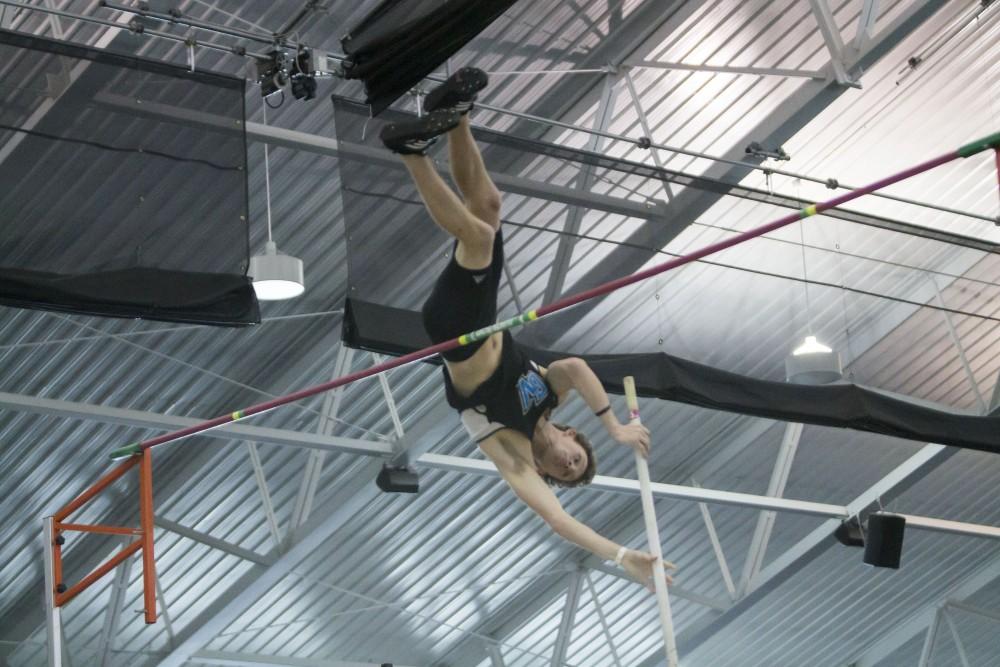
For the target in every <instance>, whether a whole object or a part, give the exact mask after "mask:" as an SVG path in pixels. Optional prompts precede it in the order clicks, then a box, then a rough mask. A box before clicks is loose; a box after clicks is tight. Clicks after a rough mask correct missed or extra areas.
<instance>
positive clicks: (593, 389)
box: [545, 357, 649, 456]
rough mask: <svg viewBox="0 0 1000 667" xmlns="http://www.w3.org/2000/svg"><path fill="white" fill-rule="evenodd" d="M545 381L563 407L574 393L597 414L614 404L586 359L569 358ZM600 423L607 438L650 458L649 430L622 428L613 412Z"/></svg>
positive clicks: (549, 371) (552, 368) (550, 369)
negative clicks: (567, 398) (564, 400)
mask: <svg viewBox="0 0 1000 667" xmlns="http://www.w3.org/2000/svg"><path fill="white" fill-rule="evenodd" d="M545 379H546V380H548V382H549V384H550V385H552V389H554V390H555V392H556V394H557V395H558V396H559V403H560V404H562V402H563V399H564V398H565V397H566V395H567V394H569V392H570V391H571V390H574V389H575V390H576V391H577V393H578V394H580V398H582V399H583V400H584V402H585V403H586V404H587V406H588V407H590V409H591V410H593V411H594V412H595V413H597V412H600V411H602V410H604V408H606V407H608V406H609V405H610V404H611V402H610V400H609V399H608V393H607V392H606V391H604V386H603V385H602V384H601V381H600V380H599V379H598V378H597V375H596V374H595V373H594V371H593V369H591V368H590V366H588V365H587V362H585V361H584V360H583V359H579V358H576V357H568V358H566V359H560V360H559V361H556V362H553V363H552V364H551V365H550V366H549V367H548V369H547V370H546V372H545ZM600 419H601V423H603V424H604V428H606V429H607V431H608V435H610V436H611V437H612V438H613V439H614V440H616V441H617V442H620V443H622V444H623V445H628V446H629V447H632V448H633V449H634V450H636V451H637V452H639V453H640V454H642V455H643V456H647V455H648V454H649V430H648V429H646V428H645V427H644V426H642V425H639V424H636V425H631V424H629V425H623V424H622V423H621V422H619V421H618V417H617V416H615V412H614V410H607V411H606V412H603V413H602V414H601V416H600Z"/></svg>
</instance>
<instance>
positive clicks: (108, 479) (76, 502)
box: [52, 460, 138, 524]
mask: <svg viewBox="0 0 1000 667" xmlns="http://www.w3.org/2000/svg"><path fill="white" fill-rule="evenodd" d="M136 463H138V461H136V460H130V461H126V462H124V463H122V464H121V465H120V466H118V467H117V468H115V469H113V470H112V471H111V472H109V473H107V474H106V475H104V477H102V478H100V479H99V480H97V482H95V483H94V485H93V486H91V487H90V488H89V489H87V490H86V491H84V492H83V493H81V494H80V495H79V496H77V497H76V498H75V499H73V500H72V501H71V502H70V503H69V504H68V505H66V506H65V507H63V508H62V509H61V510H59V511H58V512H56V513H55V514H54V515H52V519H53V520H54V521H55V522H56V523H57V524H58V523H60V522H61V521H62V520H63V519H65V518H66V517H68V516H69V515H70V514H72V513H73V512H75V511H76V510H78V509H79V508H80V507H81V506H82V505H84V504H86V502H87V501H88V500H90V499H91V498H93V497H94V496H96V495H97V494H98V493H100V492H101V491H103V490H104V489H105V488H106V487H107V486H108V485H109V484H111V483H112V482H114V481H115V480H116V479H118V478H119V477H121V476H122V475H124V474H125V473H126V472H128V471H129V470H130V469H131V468H132V466H134V465H135V464H136Z"/></svg>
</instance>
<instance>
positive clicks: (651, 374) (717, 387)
mask: <svg viewBox="0 0 1000 667" xmlns="http://www.w3.org/2000/svg"><path fill="white" fill-rule="evenodd" d="M342 337H343V340H344V342H345V343H346V344H347V345H350V346H351V347H356V348H360V349H363V350H371V351H373V352H380V353H383V354H393V355H402V354H407V353H410V352H413V351H416V350H420V349H423V348H425V347H428V346H430V345H431V341H430V339H429V338H428V337H427V334H426V333H425V332H424V329H423V321H422V318H421V315H420V313H419V312H416V311H411V310H405V309H402V308H392V307H389V306H382V305H378V304H373V303H369V302H364V301H357V300H353V299H348V303H347V309H346V314H345V317H344V324H343V332H342ZM527 349H528V354H529V355H530V357H531V358H532V359H534V360H535V361H537V362H538V363H540V364H542V365H543V366H545V365H548V364H550V363H552V362H553V361H556V360H557V359H561V358H564V357H567V356H579V357H581V358H582V359H584V360H586V361H587V363H588V364H589V365H590V367H591V368H592V369H593V370H594V372H595V373H596V374H597V377H598V378H600V380H601V383H602V384H603V385H604V387H605V389H607V390H608V391H609V392H612V393H616V394H622V393H624V391H623V388H622V378H624V377H626V376H628V375H631V376H633V377H634V378H635V385H636V391H637V393H638V394H639V395H640V396H647V397H653V398H660V399H663V400H666V401H676V402H678V403H686V404H688V405H695V406H698V407H702V408H709V409H712V410H724V411H726V412H736V413H740V414H745V415H753V416H755V417H765V418H768V419H778V420H782V421H787V422H797V423H802V424H815V425H818V426H832V427H839V428H849V429H854V430H857V431H867V432H869V433H879V434H882V435H888V436H893V437H896V438H906V439H908V440H916V441H918V442H933V443H937V444H943V445H951V446H953V447H964V448H966V449H975V450H979V451H983V452H992V453H997V454H1000V415H993V416H987V417H977V416H972V415H968V414H964V413H959V412H954V411H951V410H947V409H945V408H934V407H928V406H927V405H924V404H917V403H914V402H912V401H908V400H906V398H905V397H900V396H896V395H892V394H888V393H886V392H883V391H880V390H877V389H872V388H869V387H863V386H861V385H856V384H850V383H846V382H844V383H837V384H830V385H823V386H813V385H799V384H788V383H785V382H772V381H768V380H758V379H756V378H752V377H746V376H743V375H737V374H736V373H730V372H728V371H723V370H719V369H717V368H712V367H710V366H705V365H703V364H698V363H695V362H693V361H687V360H685V359H680V358H678V357H673V356H671V355H669V354H664V353H662V352H657V353H652V354H615V355H569V354H568V353H566V352H559V351H553V350H540V349H532V348H530V347H527ZM434 361H437V357H435V358H434Z"/></svg>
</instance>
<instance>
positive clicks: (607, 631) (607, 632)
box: [583, 572, 622, 667]
mask: <svg viewBox="0 0 1000 667" xmlns="http://www.w3.org/2000/svg"><path fill="white" fill-rule="evenodd" d="M583 581H584V583H586V584H587V590H588V591H590V597H591V598H592V599H593V600H594V609H595V610H597V617H598V618H599V619H601V629H602V630H603V631H604V638H605V639H607V640H608V649H609V650H610V651H611V659H612V660H614V661H615V667H622V663H621V660H619V659H618V650H617V649H615V640H614V637H612V636H611V628H610V627H608V619H607V618H605V617H604V608H603V607H602V606H601V599H600V598H599V597H597V589H596V588H594V582H593V581H591V579H590V573H588V572H584V573H583Z"/></svg>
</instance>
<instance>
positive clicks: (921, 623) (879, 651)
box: [844, 557, 1000, 667]
mask: <svg viewBox="0 0 1000 667" xmlns="http://www.w3.org/2000/svg"><path fill="white" fill-rule="evenodd" d="M997 579H1000V557H998V558H995V559H993V560H992V561H990V562H988V563H986V564H985V565H984V566H983V567H981V568H979V569H978V570H977V571H976V572H974V573H973V574H972V575H971V576H969V577H968V578H967V579H965V580H964V581H962V582H959V583H958V584H956V585H955V587H954V588H952V589H951V590H949V591H948V592H947V593H946V594H944V595H942V596H941V598H940V599H939V600H938V601H936V602H934V603H931V604H928V605H927V606H926V607H924V608H923V609H922V610H920V611H919V612H917V613H916V614H913V615H912V616H910V617H909V618H908V619H905V620H903V621H902V622H900V623H897V624H896V626H895V627H894V628H892V630H890V631H889V632H888V633H886V634H885V635H883V636H882V638H880V639H879V640H878V641H877V642H875V643H874V644H871V645H869V646H866V647H863V648H859V649H858V652H856V653H855V654H854V655H851V656H849V659H845V660H844V664H849V665H854V667H875V665H878V664H879V663H881V662H882V661H883V660H885V659H886V658H888V657H890V656H891V655H892V654H893V653H894V652H895V651H896V649H898V648H899V647H900V646H902V645H903V644H905V643H907V642H908V641H910V640H911V639H913V638H914V637H916V636H917V635H919V634H920V633H921V632H924V631H925V630H926V629H927V628H928V627H929V626H930V625H931V624H932V623H933V622H934V619H935V617H936V615H937V612H938V610H939V609H940V608H941V607H942V606H950V607H952V608H954V609H963V608H965V605H964V604H962V603H957V601H958V600H962V599H964V598H967V597H969V596H971V595H973V594H975V593H976V592H977V591H979V590H981V589H983V588H984V587H986V586H989V585H991V584H993V583H994V582H995V581H997Z"/></svg>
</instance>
